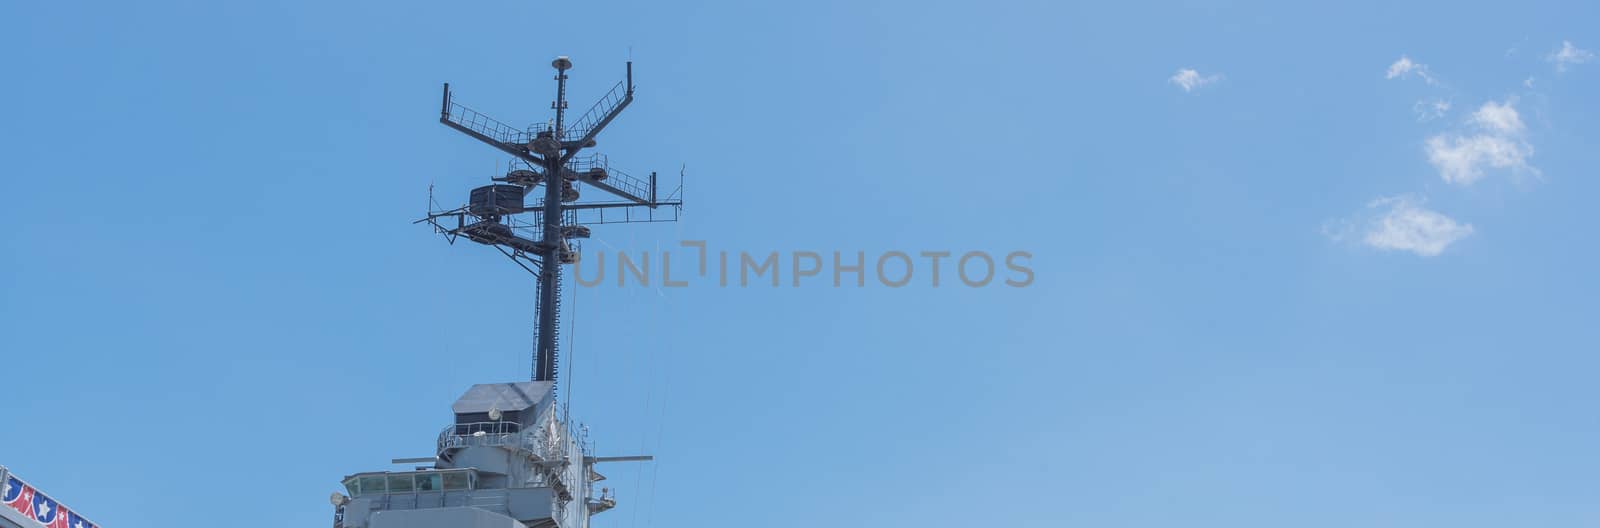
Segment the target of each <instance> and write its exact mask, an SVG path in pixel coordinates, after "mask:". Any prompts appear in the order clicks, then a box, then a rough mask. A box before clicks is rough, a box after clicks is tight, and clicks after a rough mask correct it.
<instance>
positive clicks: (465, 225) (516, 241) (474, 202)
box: [418, 56, 683, 384]
mask: <svg viewBox="0 0 1600 528" xmlns="http://www.w3.org/2000/svg"><path fill="white" fill-rule="evenodd" d="M551 66H552V67H554V68H555V70H556V76H555V81H556V99H555V101H554V102H553V103H552V104H551V108H552V109H553V110H555V119H553V120H551V121H549V122H547V123H542V124H535V125H531V126H528V127H524V128H516V127H513V126H510V125H507V124H505V123H503V122H501V121H498V120H495V119H493V118H491V117H489V116H487V115H484V114H482V113H479V112H478V111H476V110H473V109H471V108H468V107H466V106H464V105H461V104H459V103H457V102H455V99H454V97H453V95H452V93H451V92H450V84H449V83H445V85H444V101H443V103H442V105H441V107H440V109H439V122H440V123H443V124H444V125H445V126H448V127H450V128H453V129H455V130H457V131H459V132H461V133H463V134H466V135H467V136H469V137H472V138H473V139H476V140H478V141H481V142H483V143H485V144H488V145H489V146H492V147H495V148H496V149H499V150H500V151H502V152H505V153H508V154H511V155H512V156H513V159H512V163H511V165H510V167H509V170H508V171H507V172H506V174H505V175H503V176H497V177H494V178H492V179H493V180H494V181H495V182H497V183H495V184H491V185H486V186H483V187H478V188H476V189H473V190H472V193H471V197H470V199H469V202H468V204H467V205H465V206H462V207H458V208H455V209H450V210H442V211H429V213H428V216H427V217H426V218H424V219H422V220H419V221H418V222H424V221H425V222H428V223H429V224H431V225H432V226H433V227H434V230H435V231H436V232H438V233H440V234H443V235H444V236H445V237H446V238H447V239H448V240H450V242H451V243H454V242H455V240H456V239H458V238H462V237H465V238H466V239H467V240H470V241H473V242H477V243H480V244H485V245H489V246H493V247H495V248H496V249H499V250H500V252H501V253H504V254H505V255H506V256H507V257H510V258H511V259H512V260H513V261H516V262H517V264H518V265H520V266H522V268H523V269H525V270H527V271H529V272H530V273H533V274H534V275H535V276H536V277H537V278H538V288H537V296H538V304H537V305H536V306H537V308H536V310H537V311H536V312H535V317H534V319H535V332H536V339H535V347H534V361H533V376H532V378H533V380H534V381H548V382H551V383H552V384H553V383H555V381H556V379H557V378H556V370H557V368H558V365H559V357H560V356H559V347H558V346H557V344H558V342H559V339H558V337H559V329H560V317H561V315H560V311H561V288H562V270H561V267H562V265H563V264H572V263H575V262H577V259H578V249H579V240H580V239H584V238H588V237H589V227H588V226H589V225H592V224H601V223H630V222H671V221H676V220H677V219H678V216H679V214H680V213H681V212H682V208H683V200H682V192H683V182H682V180H681V176H680V180H679V183H678V187H677V188H676V189H674V190H673V191H672V192H671V193H669V194H668V195H667V197H666V198H664V199H662V198H658V194H657V187H656V174H655V173H654V172H652V173H650V176H649V178H648V179H647V180H640V179H638V178H634V177H632V176H629V175H627V174H626V173H623V172H622V171H619V170H616V169H614V168H612V167H611V165H610V162H609V160H608V158H606V157H605V156H604V155H600V154H591V155H588V156H580V155H579V154H580V153H581V152H583V151H584V149H588V148H591V147H594V146H595V144H596V141H595V138H596V137H597V136H599V135H600V132H601V131H603V130H605V128H606V126H608V125H610V124H611V122H612V121H613V120H614V119H616V117H617V116H618V115H620V114H621V113H622V111H623V110H624V109H626V108H627V107H628V105H629V104H630V103H632V102H633V89H634V85H633V62H632V61H629V62H628V63H627V77H626V78H625V79H624V80H623V81H622V82H619V83H617V84H616V85H615V86H613V87H612V88H611V90H610V91H608V92H606V94H605V95H604V96H602V97H601V98H600V100H599V101H598V102H596V103H595V104H594V105H593V106H591V107H590V108H589V110H588V111H587V112H585V113H584V114H582V115H580V116H579V117H578V118H577V119H575V120H573V121H571V122H570V123H569V122H568V121H567V115H566V113H567V71H568V70H570V69H572V60H571V59H569V58H567V57H565V56H561V57H556V59H555V60H554V61H552V62H551ZM541 186H542V188H543V194H542V195H536V196H538V198H539V199H538V201H536V202H534V203H533V204H531V205H529V204H527V203H526V200H527V199H528V197H529V195H534V194H535V191H536V190H538V189H540V187H541ZM586 188H593V189H597V190H599V191H601V192H603V193H605V194H604V196H605V198H604V199H602V200H599V201H582V202H580V201H579V199H580V197H581V196H582V191H583V190H585V189H586ZM430 204H431V202H430ZM618 209H621V211H617V212H620V213H623V218H622V219H618V218H617V214H612V215H611V217H610V218H606V217H605V215H604V213H605V212H606V211H607V210H618ZM523 215H526V216H527V217H530V218H532V220H531V221H529V220H524V219H523Z"/></svg>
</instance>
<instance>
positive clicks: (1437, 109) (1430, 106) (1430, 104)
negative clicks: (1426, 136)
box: [1411, 98, 1450, 121]
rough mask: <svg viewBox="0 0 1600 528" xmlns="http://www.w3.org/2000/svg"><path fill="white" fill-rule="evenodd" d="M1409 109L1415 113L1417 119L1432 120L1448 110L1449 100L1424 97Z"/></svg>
mask: <svg viewBox="0 0 1600 528" xmlns="http://www.w3.org/2000/svg"><path fill="white" fill-rule="evenodd" d="M1411 111H1412V112H1415V113H1416V114H1417V121H1432V120H1435V119H1438V118H1441V117H1444V115H1445V114H1447V113H1449V112H1450V101H1448V100H1445V99H1440V98H1433V99H1424V100H1421V101H1417V102H1416V104H1413V105H1411Z"/></svg>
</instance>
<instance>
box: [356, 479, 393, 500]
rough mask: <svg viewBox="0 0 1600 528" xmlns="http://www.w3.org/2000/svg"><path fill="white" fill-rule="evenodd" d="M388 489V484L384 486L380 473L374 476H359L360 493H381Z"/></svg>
mask: <svg viewBox="0 0 1600 528" xmlns="http://www.w3.org/2000/svg"><path fill="white" fill-rule="evenodd" d="M388 489H389V488H388V486H385V485H384V483H383V476H382V475H379V476H376V477H361V494H362V495H381V494H383V493H384V492H385V491H388Z"/></svg>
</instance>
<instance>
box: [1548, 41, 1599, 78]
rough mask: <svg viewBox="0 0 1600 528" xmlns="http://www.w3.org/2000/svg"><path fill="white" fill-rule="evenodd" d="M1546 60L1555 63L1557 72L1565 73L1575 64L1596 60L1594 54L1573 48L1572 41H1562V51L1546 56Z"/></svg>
mask: <svg viewBox="0 0 1600 528" xmlns="http://www.w3.org/2000/svg"><path fill="white" fill-rule="evenodd" d="M1545 60H1547V61H1550V62H1552V63H1555V65H1556V71H1558V72H1564V71H1567V68H1569V67H1571V66H1573V65H1575V64H1583V63H1585V62H1589V61H1592V60H1594V52H1593V51H1589V50H1586V49H1580V48H1578V47H1577V46H1573V45H1572V42H1571V41H1567V40H1563V41H1561V49H1558V50H1556V51H1554V52H1551V53H1550V54H1549V55H1547V56H1545Z"/></svg>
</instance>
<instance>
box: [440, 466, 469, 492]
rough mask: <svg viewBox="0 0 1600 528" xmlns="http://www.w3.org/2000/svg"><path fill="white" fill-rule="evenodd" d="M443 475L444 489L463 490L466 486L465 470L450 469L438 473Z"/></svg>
mask: <svg viewBox="0 0 1600 528" xmlns="http://www.w3.org/2000/svg"><path fill="white" fill-rule="evenodd" d="M440 476H441V477H444V489H447V490H464V489H467V487H468V481H467V472H465V471H451V472H447V473H444V474H442V475H440Z"/></svg>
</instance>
